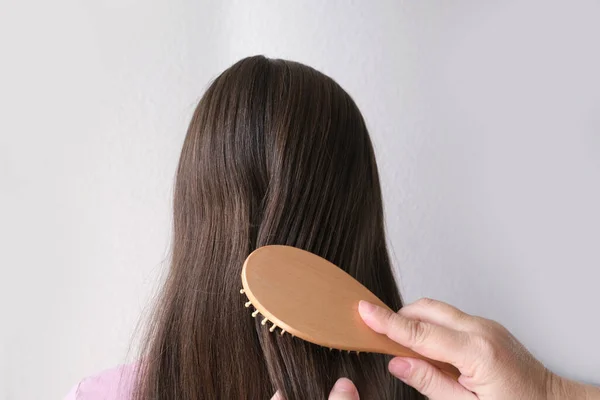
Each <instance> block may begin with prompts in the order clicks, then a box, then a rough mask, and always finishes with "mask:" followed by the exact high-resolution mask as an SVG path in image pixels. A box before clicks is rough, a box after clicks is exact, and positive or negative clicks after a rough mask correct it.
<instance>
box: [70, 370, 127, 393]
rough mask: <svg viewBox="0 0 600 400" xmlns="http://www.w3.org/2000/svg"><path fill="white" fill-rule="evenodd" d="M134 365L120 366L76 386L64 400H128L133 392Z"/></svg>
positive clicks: (86, 379)
mask: <svg viewBox="0 0 600 400" xmlns="http://www.w3.org/2000/svg"><path fill="white" fill-rule="evenodd" d="M135 373H136V365H135V364H129V365H121V366H119V367H117V368H113V369H109V370H106V371H104V372H101V373H99V374H98V375H95V376H91V377H89V378H85V379H84V380H82V381H81V382H79V384H77V385H76V386H75V387H73V389H71V391H70V392H69V394H67V397H65V400H129V399H131V394H132V392H133V385H134V380H135Z"/></svg>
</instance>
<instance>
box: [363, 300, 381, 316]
mask: <svg viewBox="0 0 600 400" xmlns="http://www.w3.org/2000/svg"><path fill="white" fill-rule="evenodd" d="M376 309H377V306H376V305H375V304H372V303H369V302H368V301H365V300H361V301H359V302H358V312H359V313H361V314H371V313H372V312H374V311H375V310H376Z"/></svg>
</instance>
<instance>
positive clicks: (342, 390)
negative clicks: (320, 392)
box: [271, 378, 359, 400]
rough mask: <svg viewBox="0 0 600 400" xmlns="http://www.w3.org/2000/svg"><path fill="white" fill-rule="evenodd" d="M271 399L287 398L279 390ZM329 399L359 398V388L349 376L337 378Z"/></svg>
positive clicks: (282, 399) (352, 399)
mask: <svg viewBox="0 0 600 400" xmlns="http://www.w3.org/2000/svg"><path fill="white" fill-rule="evenodd" d="M271 400H285V399H284V398H283V396H282V395H281V394H280V393H279V392H277V393H275V395H274V396H273V397H272V398H271ZM329 400H359V397H358V390H357V389H356V386H354V384H353V383H352V381H351V380H350V379H348V378H340V379H338V380H337V382H336V383H335V385H333V389H331V393H330V394H329Z"/></svg>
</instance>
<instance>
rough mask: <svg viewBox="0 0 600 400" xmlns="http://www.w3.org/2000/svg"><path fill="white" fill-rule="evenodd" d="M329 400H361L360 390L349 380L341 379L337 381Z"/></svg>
mask: <svg viewBox="0 0 600 400" xmlns="http://www.w3.org/2000/svg"><path fill="white" fill-rule="evenodd" d="M329 400H359V397H358V390H357V389H356V386H354V383H352V381H351V380H350V379H348V378H340V379H338V380H337V382H336V383H335V385H333V389H331V393H330V394H329Z"/></svg>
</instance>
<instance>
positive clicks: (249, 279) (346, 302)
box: [240, 245, 460, 379]
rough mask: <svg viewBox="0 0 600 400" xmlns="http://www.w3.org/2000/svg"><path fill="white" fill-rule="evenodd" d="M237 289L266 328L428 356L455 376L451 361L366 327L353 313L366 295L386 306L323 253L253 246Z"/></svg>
mask: <svg viewBox="0 0 600 400" xmlns="http://www.w3.org/2000/svg"><path fill="white" fill-rule="evenodd" d="M242 286H243V289H242V290H240V292H241V293H243V294H245V295H246V296H247V297H248V300H249V301H247V302H246V303H245V305H246V307H248V308H250V307H252V306H253V307H254V309H255V310H254V311H253V312H252V316H253V317H258V316H259V314H262V315H261V316H260V317H261V318H262V322H261V323H262V325H267V323H270V325H271V326H270V327H269V331H271V332H274V331H275V330H277V328H279V334H281V335H283V334H284V333H285V332H288V333H289V334H291V335H293V336H296V337H298V338H300V339H303V340H306V341H308V342H311V343H314V344H317V345H320V346H323V347H328V348H330V349H338V350H345V351H348V352H357V353H360V352H371V353H383V354H390V355H394V356H402V357H413V358H420V359H423V360H427V361H428V362H430V363H431V364H433V365H435V366H436V367H437V368H439V369H440V370H442V371H443V372H445V373H446V374H448V375H450V376H452V377H453V378H454V379H458V377H459V376H460V372H459V371H458V369H456V368H455V367H454V366H452V365H450V364H447V363H443V362H440V361H435V360H430V359H428V358H426V357H424V356H422V355H420V354H418V353H416V352H414V351H412V350H410V349H408V348H407V347H404V346H402V345H400V344H398V343H396V342H394V341H393V340H391V339H389V338H388V337H387V336H385V335H382V334H379V333H377V332H375V331H373V330H371V329H370V328H369V327H368V326H367V325H366V324H365V323H364V322H363V320H362V319H361V317H360V315H359V313H358V303H359V301H360V300H366V301H368V302H370V303H373V304H376V305H378V306H380V307H385V308H387V309H389V307H388V306H387V305H385V304H384V303H383V302H382V301H381V300H380V299H379V298H377V296H375V295H374V294H373V293H371V291H369V289H367V288H366V287H364V286H363V285H362V284H361V283H360V282H358V281H357V280H356V279H354V278H353V277H352V276H350V275H349V274H347V273H346V272H345V271H343V270H342V269H340V268H339V267H337V266H336V265H334V264H332V263H330V262H329V261H327V260H325V259H324V258H322V257H319V256H317V255H315V254H313V253H310V252H308V251H305V250H301V249H298V248H295V247H290V246H280V245H273V246H264V247H261V248H258V249H257V250H255V251H253V252H252V253H251V254H250V255H249V256H248V258H247V259H246V261H245V262H244V267H243V269H242Z"/></svg>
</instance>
